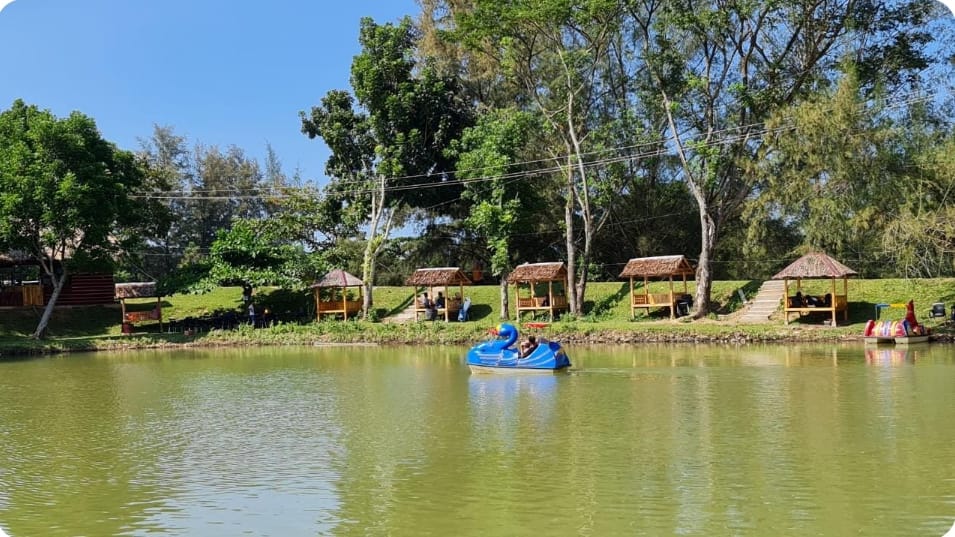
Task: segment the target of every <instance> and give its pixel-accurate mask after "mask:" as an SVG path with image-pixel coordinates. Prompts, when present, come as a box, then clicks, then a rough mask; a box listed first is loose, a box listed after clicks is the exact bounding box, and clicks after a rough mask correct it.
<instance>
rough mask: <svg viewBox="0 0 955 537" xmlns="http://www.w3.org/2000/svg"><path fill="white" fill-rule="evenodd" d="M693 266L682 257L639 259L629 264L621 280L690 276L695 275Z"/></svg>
mask: <svg viewBox="0 0 955 537" xmlns="http://www.w3.org/2000/svg"><path fill="white" fill-rule="evenodd" d="M694 273H695V271H694V270H693V265H691V264H690V262H689V261H688V260H687V259H686V257H685V256H682V255H660V256H656V257H638V258H634V259H631V260H630V261H628V262H627V266H625V267H623V272H621V273H620V277H621V278H636V277H640V278H647V277H654V278H655V277H660V276H689V275H692V274H694Z"/></svg>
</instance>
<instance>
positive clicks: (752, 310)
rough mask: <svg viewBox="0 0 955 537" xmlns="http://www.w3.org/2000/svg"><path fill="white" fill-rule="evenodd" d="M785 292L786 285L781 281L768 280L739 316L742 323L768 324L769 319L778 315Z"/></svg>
mask: <svg viewBox="0 0 955 537" xmlns="http://www.w3.org/2000/svg"><path fill="white" fill-rule="evenodd" d="M784 292H785V283H784V282H783V281H781V280H766V281H765V282H763V285H762V286H760V288H759V292H758V293H756V296H755V297H754V298H753V300H752V301H750V302H749V304H747V306H746V309H745V310H744V311H743V313H742V315H740V316H739V322H741V323H766V322H769V317H770V316H771V315H772V314H774V313H776V311H777V310H778V309H779V305H780V304H781V303H782V298H783V293H784Z"/></svg>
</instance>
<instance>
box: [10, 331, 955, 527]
mask: <svg viewBox="0 0 955 537" xmlns="http://www.w3.org/2000/svg"><path fill="white" fill-rule="evenodd" d="M568 350H569V353H570V356H571V359H572V361H573V362H574V367H573V369H572V370H571V371H570V372H568V373H566V374H561V375H556V376H506V377H489V376H472V375H471V374H470V373H469V371H468V369H467V367H466V366H465V365H464V361H463V355H464V351H465V349H462V348H415V347H384V348H381V347H348V348H321V347H316V348H294V349H279V348H263V349H252V350H248V349H243V350H234V349H230V350H217V351H175V352H165V351H163V352H160V351H155V352H135V353H133V352H131V353H125V354H118V353H100V354H87V355H69V356H60V357H55V358H45V359H35V360H26V361H14V362H0V528H3V529H4V530H6V531H7V532H8V533H10V534H11V536H12V537H30V536H90V537H97V536H111V535H129V536H145V535H190V536H192V535H197V536H236V535H251V536H313V535H391V536H405V535H407V536H418V535H435V536H446V535H447V536H452V535H453V536H458V535H463V536H469V535H473V536H505V535H593V536H611V535H661V536H669V535H753V536H762V535H773V536H778V535H794V536H795V535H799V536H805V535H833V536H843V535H880V536H883V535H884V536H890V535H891V536H897V535H930V536H941V535H942V534H944V533H945V532H946V531H947V530H948V528H949V527H951V526H952V523H953V521H955V352H953V351H955V349H953V348H952V347H949V346H943V345H922V346H918V347H917V348H913V349H909V350H895V349H865V348H863V347H862V346H861V345H854V346H849V345H847V346H843V347H832V346H826V347H821V346H766V347H762V346H747V347H735V346H722V347H721V346H636V347H607V348H573V349H568Z"/></svg>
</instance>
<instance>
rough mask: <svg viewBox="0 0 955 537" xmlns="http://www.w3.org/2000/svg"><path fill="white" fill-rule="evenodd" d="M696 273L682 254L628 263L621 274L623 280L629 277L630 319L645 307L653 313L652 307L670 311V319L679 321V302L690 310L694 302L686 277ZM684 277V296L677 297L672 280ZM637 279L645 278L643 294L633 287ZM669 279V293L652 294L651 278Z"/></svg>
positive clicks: (642, 258) (643, 258)
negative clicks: (675, 277)
mask: <svg viewBox="0 0 955 537" xmlns="http://www.w3.org/2000/svg"><path fill="white" fill-rule="evenodd" d="M695 273H696V271H695V270H694V269H693V265H691V264H690V262H689V261H688V260H687V259H686V257H684V256H682V255H661V256H656V257H638V258H634V259H631V260H630V261H628V262H627V266H625V267H624V268H623V272H621V273H620V277H621V278H630V316H631V317H636V310H637V309H638V308H643V309H645V310H647V312H648V313H649V312H650V308H670V318H671V319H675V318H676V309H677V308H676V307H677V302H678V301H682V302H685V303H686V305H687V308H689V304H690V303H691V302H692V298H689V297H690V294H689V291H688V290H687V284H686V277H687V276H693V275H694V274H695ZM674 276H679V277H682V278H683V293H682V295H680V296H677V295H676V294H675V293H674V292H673V277H674ZM635 278H643V292H642V293H637V292H636V291H635V290H634V287H633V280H634V279H635ZM651 278H666V279H668V280H669V281H670V292H669V293H651V292H650V279H651Z"/></svg>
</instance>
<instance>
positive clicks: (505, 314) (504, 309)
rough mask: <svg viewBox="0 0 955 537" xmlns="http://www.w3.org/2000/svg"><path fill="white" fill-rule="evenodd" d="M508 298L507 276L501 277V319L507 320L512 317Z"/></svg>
mask: <svg viewBox="0 0 955 537" xmlns="http://www.w3.org/2000/svg"><path fill="white" fill-rule="evenodd" d="M508 304H509V303H508V299H507V278H504V277H502V278H501V320H502V321H506V320H508V319H510V318H511V312H510V309H509V308H508Z"/></svg>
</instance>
